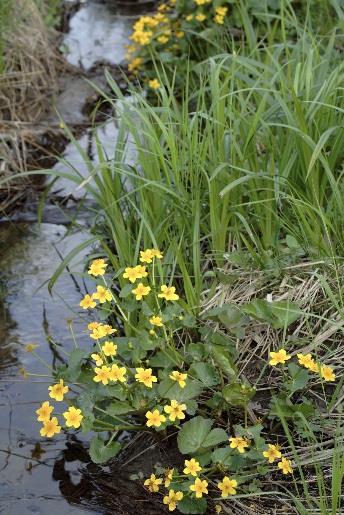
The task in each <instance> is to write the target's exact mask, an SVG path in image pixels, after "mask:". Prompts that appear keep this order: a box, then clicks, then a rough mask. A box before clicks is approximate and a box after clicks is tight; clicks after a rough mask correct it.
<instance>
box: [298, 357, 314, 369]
mask: <svg viewBox="0 0 344 515" xmlns="http://www.w3.org/2000/svg"><path fill="white" fill-rule="evenodd" d="M297 359H298V360H299V364H300V365H302V366H303V367H305V368H308V369H310V370H312V368H313V367H314V364H315V362H314V360H313V358H312V354H298V355H297Z"/></svg>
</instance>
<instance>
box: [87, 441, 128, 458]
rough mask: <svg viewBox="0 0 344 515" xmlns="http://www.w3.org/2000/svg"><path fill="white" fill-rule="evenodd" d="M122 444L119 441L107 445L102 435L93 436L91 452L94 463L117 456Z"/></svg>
mask: <svg viewBox="0 0 344 515" xmlns="http://www.w3.org/2000/svg"><path fill="white" fill-rule="evenodd" d="M121 447H122V445H121V444H120V443H119V442H116V441H114V442H111V443H110V445H105V442H104V441H103V439H102V438H101V436H100V435H97V436H95V437H94V438H92V440H91V443H90V448H89V453H90V457H91V460H92V461H93V463H106V462H107V461H108V460H109V459H110V458H113V457H114V456H116V455H117V454H118V453H119V451H120V449H121Z"/></svg>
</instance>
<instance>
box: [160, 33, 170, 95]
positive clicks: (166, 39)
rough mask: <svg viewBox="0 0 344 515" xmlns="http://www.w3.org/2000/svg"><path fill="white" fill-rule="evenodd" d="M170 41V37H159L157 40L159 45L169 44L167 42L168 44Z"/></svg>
mask: <svg viewBox="0 0 344 515" xmlns="http://www.w3.org/2000/svg"><path fill="white" fill-rule="evenodd" d="M169 39H170V38H169V37H168V36H159V37H158V38H157V41H159V43H161V44H162V45H164V44H165V43H167V42H168V40H169ZM158 87H159V88H160V84H159V86H158Z"/></svg>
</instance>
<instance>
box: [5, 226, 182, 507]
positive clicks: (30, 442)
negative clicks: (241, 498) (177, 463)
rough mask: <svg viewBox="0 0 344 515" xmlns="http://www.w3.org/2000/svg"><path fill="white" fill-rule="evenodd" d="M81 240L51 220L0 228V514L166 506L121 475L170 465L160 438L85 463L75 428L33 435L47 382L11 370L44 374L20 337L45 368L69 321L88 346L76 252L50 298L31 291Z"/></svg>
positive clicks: (65, 337) (66, 338)
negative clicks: (104, 462) (108, 459)
mask: <svg viewBox="0 0 344 515" xmlns="http://www.w3.org/2000/svg"><path fill="white" fill-rule="evenodd" d="M83 240H84V235H83V234H82V233H72V234H68V233H67V229H66V228H64V227H63V226H58V225H52V224H42V226H41V227H38V226H37V225H35V226H28V225H17V226H14V225H7V226H4V225H0V242H1V246H0V265H1V266H0V269H1V291H2V301H1V316H0V335H1V340H0V358H1V368H0V421H1V422H0V513H4V514H6V515H19V514H20V515H23V514H26V513H28V514H42V515H46V514H48V513H49V515H61V514H63V515H65V514H66V515H68V514H74V513H84V511H91V512H92V513H95V514H97V513H104V514H118V515H119V514H123V515H126V514H127V515H131V514H132V515H134V514H136V513H137V512H138V511H139V512H140V513H145V514H147V515H160V514H162V513H165V508H164V507H163V506H162V505H161V504H160V503H159V500H158V499H156V498H153V497H152V496H149V495H147V493H146V492H145V491H144V489H143V488H142V485H141V484H140V483H138V482H132V481H130V475H131V474H134V473H137V472H138V471H139V470H141V471H143V472H144V474H145V475H148V474H150V473H151V471H152V470H153V467H154V464H155V463H156V462H160V463H164V464H168V463H171V462H172V463H173V458H174V455H175V450H174V449H173V448H171V446H170V445H167V442H166V444H165V446H164V445H163V446H161V445H159V446H158V445H157V442H156V441H154V440H153V439H152V440H148V441H147V435H145V434H143V435H138V436H136V437H135V438H134V439H133V440H130V441H129V442H127V445H126V447H127V450H126V452H124V453H123V455H122V456H121V457H120V459H119V460H118V461H117V462H116V461H115V462H114V463H112V464H111V465H109V466H105V467H100V466H97V465H95V464H93V463H91V462H90V459H89V455H88V452H87V450H86V448H87V445H85V442H83V441H82V440H81V439H80V438H81V437H80V434H79V433H77V434H65V433H63V432H62V433H61V434H59V435H56V436H55V437H54V438H53V439H44V438H41V437H40V435H39V429H40V427H41V424H40V423H38V422H36V417H35V413H34V412H35V410H36V409H37V408H38V406H39V404H40V403H41V402H42V400H46V399H47V398H48V396H47V387H48V385H49V384H50V383H51V380H50V379H49V378H48V377H47V378H45V377H38V376H37V377H35V376H34V377H30V379H29V380H26V381H25V380H24V379H23V378H22V377H21V376H20V374H19V373H18V370H19V369H20V368H21V367H24V368H25V369H26V370H27V371H29V372H30V373H38V374H39V373H49V371H46V370H44V366H43V364H42V363H40V362H39V361H37V359H36V358H35V356H34V355H33V354H31V353H27V352H25V349H24V346H25V345H26V344H27V343H29V342H31V343H32V342H34V343H37V344H39V345H40V347H39V355H40V356H41V357H43V359H44V360H45V361H46V362H47V363H48V364H49V365H53V364H58V362H60V361H62V360H63V359H64V354H63V352H62V351H61V349H62V347H59V346H60V345H61V346H63V350H68V349H71V347H72V344H73V343H72V339H71V337H70V335H69V332H68V324H69V323H70V322H71V321H72V323H73V328H74V332H75V334H76V338H77V340H78V344H79V345H80V347H86V346H89V345H90V340H89V338H88V336H87V335H86V334H85V332H84V331H85V326H86V323H87V319H86V318H85V315H84V314H83V313H80V312H78V310H77V309H76V307H77V306H78V303H79V301H80V298H81V294H80V291H79V289H82V290H83V289H84V286H83V279H82V278H81V276H80V275H78V273H79V274H80V272H82V265H81V259H82V256H79V257H78V259H77V260H74V262H72V263H71V265H70V270H71V272H72V273H73V274H74V275H73V276H71V275H69V274H68V273H65V274H64V275H63V276H62V277H61V279H60V280H59V281H58V282H57V284H56V286H55V288H54V290H53V296H52V297H51V296H50V295H49V293H48V291H47V288H46V286H45V287H42V288H40V287H41V286H42V284H44V282H45V281H47V280H48V279H49V278H50V276H51V273H52V271H53V270H55V268H56V267H57V265H58V264H59V262H60V256H61V255H62V256H66V255H67V253H68V252H69V251H70V250H71V249H72V248H74V247H75V245H77V244H79V243H80V242H82V241H83ZM51 337H52V338H53V339H54V341H55V342H56V343H57V344H58V346H57V347H56V346H54V345H52V344H51ZM60 406H61V407H60ZM64 409H65V405H64V404H63V403H59V406H58V409H57V407H56V411H57V412H59V413H60V412H62V411H64ZM150 446H151V447H150ZM157 501H158V502H157Z"/></svg>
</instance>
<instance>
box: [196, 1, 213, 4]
mask: <svg viewBox="0 0 344 515" xmlns="http://www.w3.org/2000/svg"><path fill="white" fill-rule="evenodd" d="M209 2H211V0H195V3H196V4H197V5H204V4H208V3H209Z"/></svg>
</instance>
